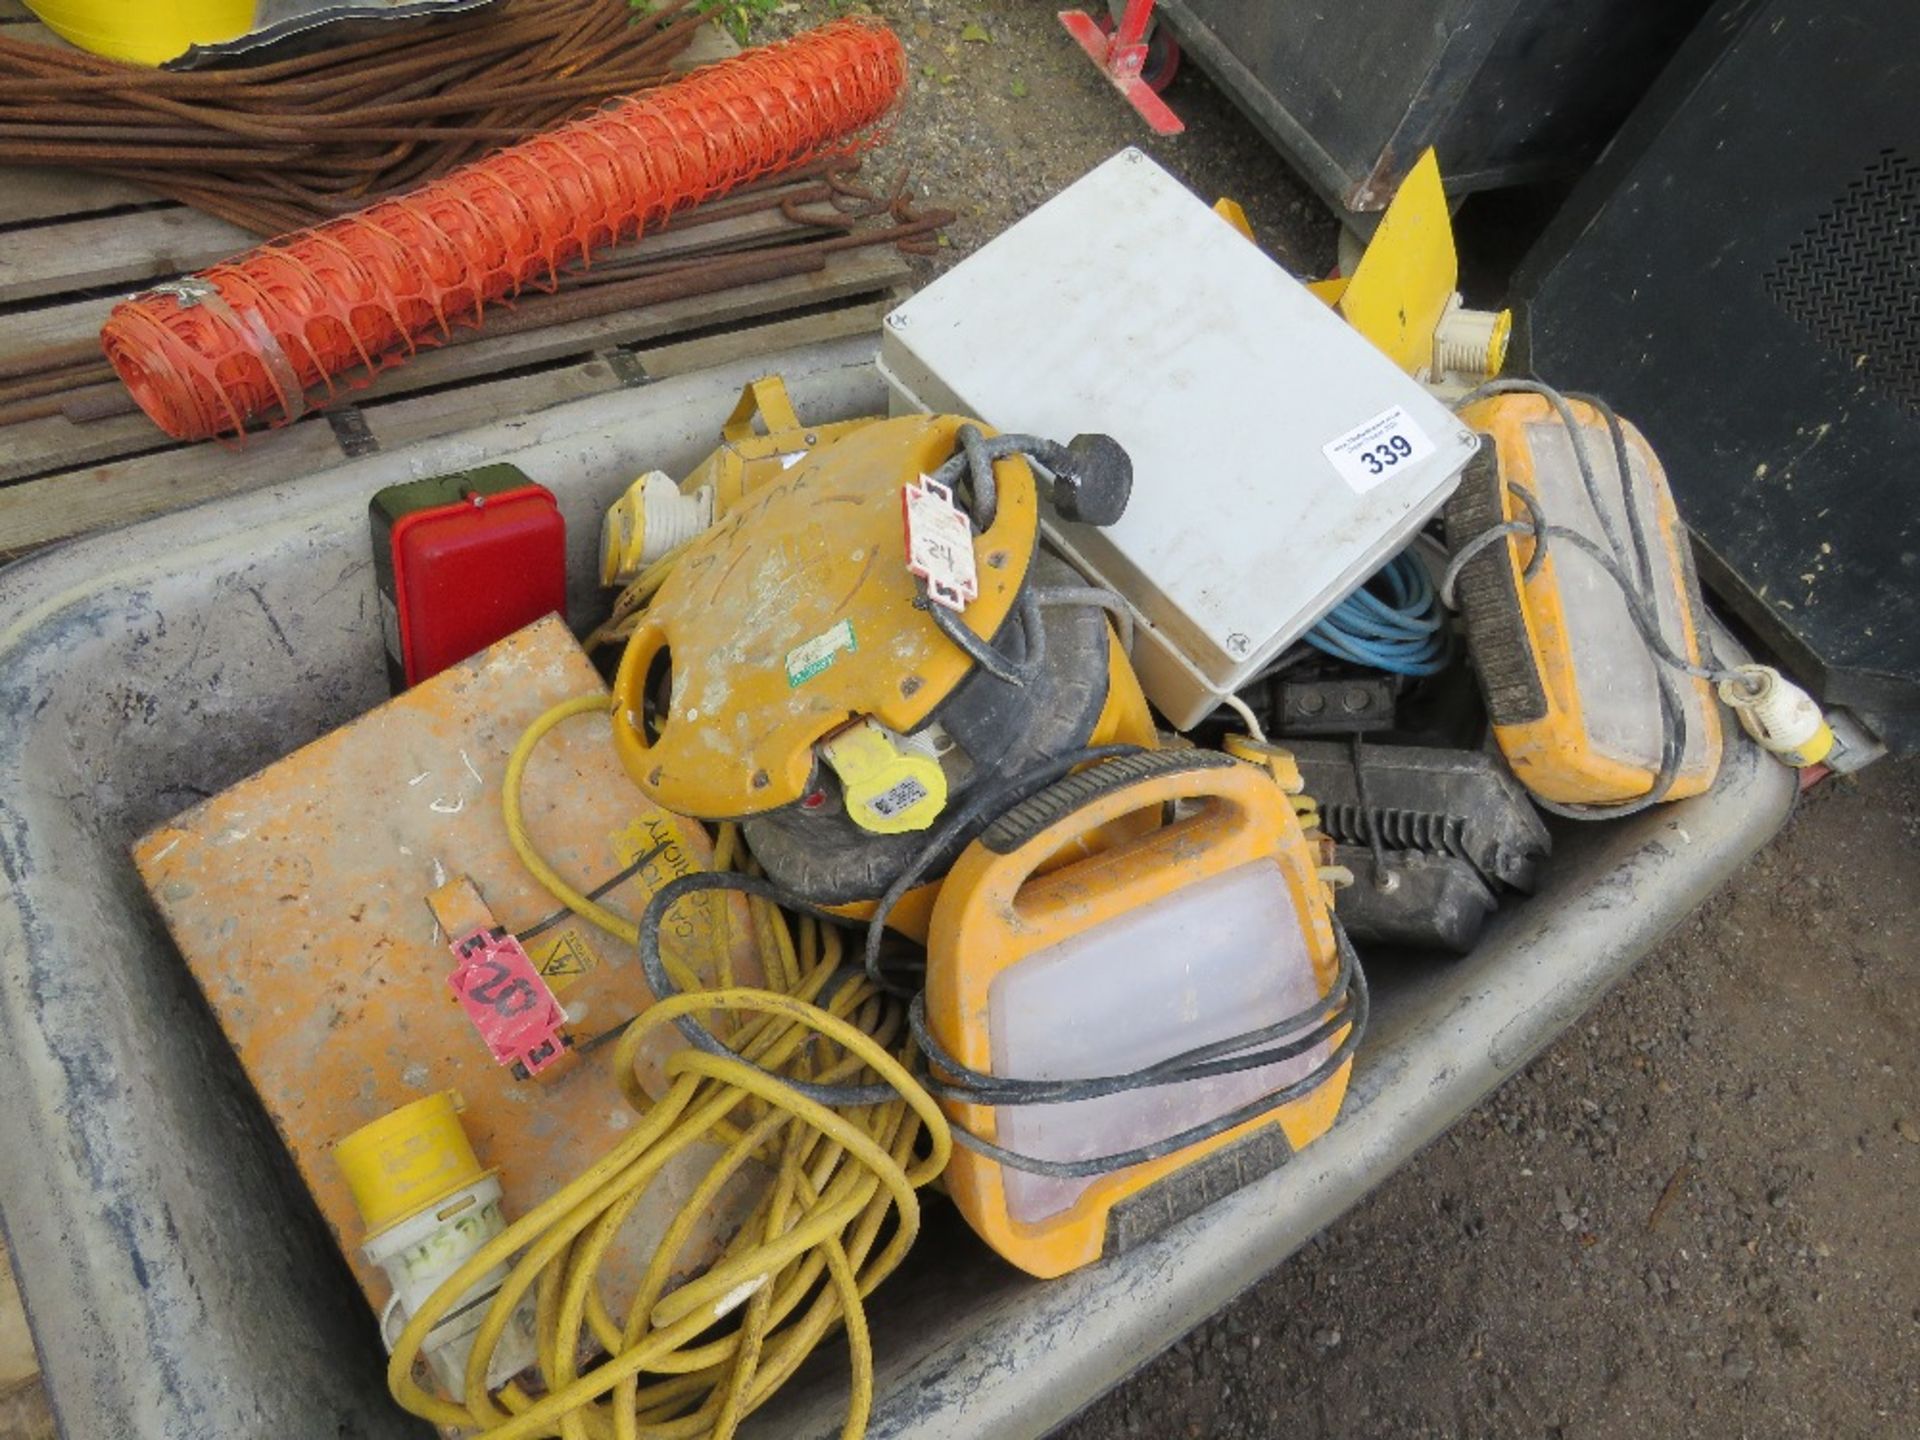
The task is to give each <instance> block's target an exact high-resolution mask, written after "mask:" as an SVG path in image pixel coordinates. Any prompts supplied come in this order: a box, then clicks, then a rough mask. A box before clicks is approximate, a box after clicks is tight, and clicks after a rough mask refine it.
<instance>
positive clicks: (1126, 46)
mask: <svg viewBox="0 0 1920 1440" xmlns="http://www.w3.org/2000/svg"><path fill="white" fill-rule="evenodd" d="M1153 6H1154V0H1127V9H1126V13H1125V14H1124V15H1122V16H1121V17H1120V26H1119V28H1118V29H1117V30H1114V31H1113V32H1112V33H1111V34H1109V33H1108V30H1107V27H1106V26H1103V25H1102V24H1101V22H1100V21H1099V20H1096V19H1095V18H1094V17H1093V16H1091V15H1089V14H1087V12H1086V11H1084V10H1062V11H1061V12H1060V23H1061V24H1062V25H1064V26H1066V28H1067V33H1068V34H1069V35H1071V36H1072V37H1073V38H1074V39H1075V40H1076V41H1077V42H1079V45H1080V48H1081V49H1082V50H1084V51H1086V52H1087V54H1088V55H1089V56H1091V57H1092V59H1093V63H1094V64H1096V65H1098V66H1099V67H1100V69H1101V70H1102V72H1104V73H1105V75H1106V77H1107V79H1109V80H1111V81H1112V82H1113V88H1114V89H1116V90H1118V91H1119V92H1120V93H1121V94H1122V95H1123V96H1125V97H1126V101H1127V103H1128V104H1129V105H1131V106H1133V108H1134V109H1135V110H1137V111H1138V112H1139V113H1140V118H1141V119H1142V120H1145V121H1146V122H1147V124H1148V125H1150V126H1151V127H1152V128H1153V132H1154V134H1156V135H1178V134H1180V133H1181V132H1182V131H1184V130H1185V129H1186V128H1187V127H1186V124H1185V123H1184V122H1183V121H1182V120H1181V119H1180V117H1179V116H1178V115H1176V114H1174V113H1173V111H1172V109H1171V108H1169V107H1168V105H1167V102H1166V101H1164V100H1162V99H1161V98H1160V97H1159V95H1158V94H1156V93H1155V92H1154V89H1153V87H1152V86H1151V85H1149V84H1148V83H1147V82H1146V80H1145V79H1143V78H1142V72H1143V71H1144V70H1145V69H1146V66H1147V26H1148V24H1149V23H1150V22H1151V21H1152V19H1153Z"/></svg>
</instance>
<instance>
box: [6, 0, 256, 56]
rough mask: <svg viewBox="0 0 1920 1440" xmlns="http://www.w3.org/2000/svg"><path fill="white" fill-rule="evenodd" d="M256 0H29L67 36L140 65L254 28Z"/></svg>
mask: <svg viewBox="0 0 1920 1440" xmlns="http://www.w3.org/2000/svg"><path fill="white" fill-rule="evenodd" d="M253 6H254V0H27V8H28V9H29V10H31V11H33V13H34V14H36V15H38V16H39V17H40V19H41V21H42V22H44V23H45V25H46V27H47V28H48V29H49V30H51V31H53V33H54V34H56V35H58V36H59V37H60V38H61V39H62V40H65V41H68V42H69V43H71V44H74V45H78V46H79V47H80V48H81V49H82V50H91V51H92V52H93V53H94V54H96V55H110V56H112V57H113V58H114V59H116V60H132V61H134V62H135V63H136V64H140V65H158V64H160V63H162V62H163V61H167V60H171V59H173V58H174V57H175V56H176V55H179V54H181V53H182V52H184V51H185V50H186V48H187V47H188V46H189V45H194V44H206V43H211V42H213V41H217V40H231V39H233V38H234V37H235V36H236V35H244V34H246V33H247V31H249V30H251V29H252V28H253Z"/></svg>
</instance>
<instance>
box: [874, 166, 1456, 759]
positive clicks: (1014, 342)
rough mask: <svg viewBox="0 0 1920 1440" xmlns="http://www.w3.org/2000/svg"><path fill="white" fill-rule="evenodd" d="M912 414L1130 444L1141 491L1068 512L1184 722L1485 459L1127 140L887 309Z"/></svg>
mask: <svg viewBox="0 0 1920 1440" xmlns="http://www.w3.org/2000/svg"><path fill="white" fill-rule="evenodd" d="M880 362H881V369H882V371H883V373H885V374H886V375H887V377H888V379H889V382H890V383H891V384H892V385H893V387H894V391H895V404H896V406H898V407H901V408H921V409H931V410H947V411H954V412H958V413H961V414H967V415H976V416H978V417H979V418H981V419H982V420H985V421H986V422H988V423H989V424H991V425H993V426H995V427H996V428H998V429H1001V430H1023V431H1031V432H1033V433H1036V434H1039V435H1043V436H1046V437H1047V438H1049V439H1053V440H1061V441H1065V440H1067V439H1070V438H1071V437H1072V436H1074V435H1075V434H1079V433H1083V432H1103V433H1105V434H1108V435H1111V436H1113V437H1114V438H1115V439H1116V440H1118V441H1119V442H1120V443H1121V444H1122V445H1123V446H1125V447H1126V449H1127V452H1128V454H1129V455H1131V456H1132V457H1133V464H1134V489H1133V500H1132V503H1131V505H1130V506H1129V507H1128V510H1127V513H1126V515H1125V516H1124V517H1123V518H1122V519H1121V521H1120V523H1119V524H1117V525H1115V526H1112V527H1111V528H1109V529H1107V530H1094V529H1092V528H1090V527H1086V526H1066V525H1054V526H1050V527H1049V531H1048V533H1049V535H1050V536H1051V537H1052V538H1053V539H1054V540H1055V542H1056V543H1057V544H1059V545H1060V546H1061V547H1062V548H1063V549H1064V550H1066V551H1067V552H1068V554H1069V558H1071V559H1073V560H1075V562H1076V563H1077V564H1079V565H1080V566H1081V568H1082V569H1085V570H1088V571H1090V572H1091V573H1093V574H1094V575H1095V576H1096V577H1098V578H1100V579H1103V580H1105V581H1106V582H1107V583H1108V584H1110V585H1112V586H1114V587H1115V588H1116V589H1118V590H1119V591H1120V592H1121V593H1122V594H1123V595H1125V596H1126V597H1127V599H1128V600H1129V602H1131V603H1132V605H1133V606H1134V608H1135V609H1136V611H1137V612H1138V614H1139V617H1140V619H1141V620H1142V621H1144V622H1145V626H1146V627H1150V628H1145V629H1143V632H1142V635H1141V644H1140V648H1139V652H1138V653H1137V654H1136V657H1135V663H1136V666H1137V668H1138V669H1139V671H1140V678H1141V681H1142V683H1143V684H1144V685H1145V687H1146V690H1147V695H1148V698H1150V699H1151V700H1152V701H1153V702H1154V703H1155V705H1157V706H1158V707H1159V708H1160V710H1161V711H1162V713H1163V714H1165V715H1166V716H1167V718H1168V719H1169V720H1171V721H1172V722H1173V723H1174V724H1176V725H1180V726H1185V725H1189V724H1191V723H1192V722H1194V721H1195V720H1198V719H1199V718H1200V717H1201V716H1202V715H1204V714H1205V713H1206V712H1207V711H1209V710H1211V709H1212V708H1213V707H1214V704H1215V703H1216V702H1217V697H1218V696H1219V695H1221V694H1223V693H1225V692H1228V691H1231V690H1233V689H1235V688H1237V687H1238V686H1240V685H1242V684H1245V683H1246V682H1247V681H1249V680H1251V679H1253V678H1254V677H1255V676H1256V675H1258V673H1259V672H1260V670H1261V669H1262V667H1264V666H1265V665H1266V664H1267V662H1268V661H1270V660H1271V659H1273V657H1275V656H1276V655H1278V654H1279V653H1280V651H1281V650H1282V649H1284V648H1285V647H1286V646H1287V645H1289V644H1291V643H1292V642H1293V641H1295V640H1296V639H1298V638H1299V637H1300V636H1301V635H1302V634H1303V633H1304V632H1305V631H1306V630H1307V629H1308V628H1309V627H1310V626H1311V625H1312V624H1313V622H1314V621H1316V620H1318V619H1319V618H1320V617H1321V616H1322V615H1324V614H1325V613H1326V612H1327V611H1328V610H1330V609H1332V608H1333V606H1334V605H1335V604H1337V603H1338V602H1339V601H1340V600H1341V599H1343V598H1344V597H1345V596H1346V595H1347V594H1349V593H1350V592H1351V591H1352V590H1353V589H1354V588H1355V587H1356V586H1358V585H1359V584H1360V583H1361V582H1362V581H1363V580H1365V579H1366V578H1367V577H1368V576H1369V575H1371V574H1372V573H1373V572H1374V571H1375V570H1377V569H1378V568H1379V567H1380V566H1381V565H1382V564H1384V563H1385V562H1386V561H1387V560H1388V559H1389V558H1390V557H1391V556H1393V555H1394V554H1395V553H1397V552H1398V551H1399V550H1400V549H1401V548H1402V547H1403V546H1404V545H1406V544H1407V543H1408V542H1409V541H1410V540H1411V539H1412V537H1413V534H1414V532H1415V531H1416V530H1418V529H1419V527H1420V526H1421V525H1422V524H1423V523H1424V522H1425V521H1426V520H1427V519H1428V518H1429V517H1430V516H1431V515H1432V514H1433V513H1434V511H1436V510H1437V509H1438V508H1439V507H1440V505H1441V504H1443V503H1444V502H1445V500H1446V497H1447V496H1448V494H1449V493H1451V491H1452V489H1453V486H1454V484H1455V482H1456V480H1457V478H1458V475H1459V472H1460V469H1461V467H1462V466H1463V465H1464V464H1465V463H1466V461H1467V459H1468V457H1469V456H1470V455H1471V454H1472V453H1473V445H1474V442H1473V437H1472V435H1471V434H1470V432H1469V431H1468V430H1467V429H1466V427H1465V426H1463V425H1461V424H1460V423H1459V422H1458V421H1457V420H1456V419H1454V417H1453V415H1452V414H1451V413H1450V412H1449V411H1448V410H1447V409H1446V407H1445V406H1443V405H1441V404H1440V403H1439V402H1438V401H1437V400H1435V399H1434V398H1433V397H1432V396H1430V395H1429V394H1428V393H1427V392H1426V390H1425V389H1424V388H1423V387H1422V386H1420V385H1419V384H1417V383H1416V382H1415V381H1414V380H1413V379H1412V378H1411V377H1409V376H1408V375H1406V374H1405V373H1403V372H1402V371H1401V370H1399V369H1398V368H1397V367H1396V366H1395V365H1394V364H1393V362H1392V361H1390V360H1388V359H1387V357H1386V356H1385V355H1384V354H1382V353H1381V352H1380V351H1379V350H1378V349H1376V348H1375V347H1374V346H1373V345H1372V344H1371V343H1370V342H1368V341H1367V340H1366V339H1365V338H1363V337H1362V336H1361V335H1360V334H1359V333H1358V332H1356V331H1355V330H1353V329H1352V328H1351V327H1350V326H1349V325H1348V324H1347V323H1346V322H1345V321H1344V320H1342V319H1341V318H1340V317H1339V316H1338V315H1337V314H1335V313H1334V311H1332V310H1331V309H1329V308H1328V307H1327V305H1326V304H1324V303H1323V302H1322V301H1320V300H1319V299H1317V298H1315V296H1314V295H1313V294H1312V293H1311V292H1309V291H1308V290H1307V289H1306V287H1305V286H1304V285H1302V284H1301V283H1300V282H1299V281H1297V280H1295V279H1294V278H1293V277H1292V276H1291V275H1289V274H1287V273H1286V271H1285V270H1283V269H1282V268H1281V267H1280V266H1279V265H1277V264H1275V263H1274V262H1273V261H1272V260H1271V259H1269V258H1268V257H1267V256H1266V254H1265V253H1264V252H1262V251H1261V250H1260V249H1259V248H1258V247H1257V246H1254V245H1250V244H1248V243H1247V240H1246V238H1245V237H1244V236H1243V235H1241V234H1240V233H1239V232H1238V231H1237V230H1235V229H1234V228H1233V227H1232V226H1230V225H1229V224H1227V222H1226V221H1224V220H1222V219H1221V218H1220V217H1219V216H1218V215H1216V214H1214V213H1213V211H1212V210H1211V209H1209V208H1208V206H1207V205H1206V204H1205V203H1203V202H1202V201H1201V200H1200V199H1199V198H1198V197H1196V196H1195V195H1193V193H1192V192H1190V191H1189V190H1187V189H1186V188H1185V187H1184V186H1183V185H1181V184H1180V182H1179V181H1177V180H1175V179H1174V178H1173V176H1171V175H1169V174H1168V173H1167V172H1166V171H1165V170H1162V169H1161V168H1160V167H1159V166H1158V165H1156V164H1154V163H1153V162H1152V161H1151V160H1149V159H1148V158H1147V157H1146V156H1145V155H1143V154H1142V153H1141V152H1139V151H1138V150H1124V151H1122V152H1121V153H1120V154H1118V155H1116V156H1114V157H1113V158H1112V159H1111V160H1108V161H1107V162H1106V163H1105V164H1103V165H1101V166H1100V167H1099V168H1097V169H1096V170H1094V171H1093V172H1092V173H1091V174H1089V175H1087V176H1085V177H1084V178H1082V179H1081V180H1079V181H1077V182H1076V183H1075V184H1073V185H1071V186H1069V187H1068V188H1067V189H1066V190H1064V191H1062V192H1061V193H1060V194H1059V195H1058V196H1056V197H1055V198H1054V199H1052V200H1050V201H1048V202H1047V203H1046V204H1045V205H1042V206H1041V207H1040V208H1039V209H1038V210H1036V211H1034V212H1033V214H1031V215H1029V216H1027V217H1026V218H1025V219H1024V220H1022V221H1020V223H1019V224H1017V225H1015V226H1013V228H1012V229H1010V230H1008V231H1007V232H1006V233H1005V234H1003V235H1001V236H1000V237H999V238H997V239H995V240H994V241H992V242H991V243H990V244H988V245H987V246H985V247H984V248H983V249H981V250H980V251H979V252H978V253H977V254H975V255H973V256H971V257H969V258H968V259H967V260H965V261H963V262H961V263H960V264H959V265H957V266H955V267H954V268H953V269H952V270H950V271H949V272H947V274H945V275H944V276H942V277H941V278H940V279H938V280H936V281H935V282H934V283H933V284H932V285H930V286H928V287H927V288H926V289H925V290H923V291H921V292H920V293H919V294H918V295H915V296H914V297H913V298H912V299H910V300H908V301H906V302H905V303H904V304H902V305H901V306H900V307H899V309H897V310H896V311H894V312H893V314H892V315H890V316H889V317H888V321H887V326H886V330H885V332H884V334H883V336H882V340H881V351H880Z"/></svg>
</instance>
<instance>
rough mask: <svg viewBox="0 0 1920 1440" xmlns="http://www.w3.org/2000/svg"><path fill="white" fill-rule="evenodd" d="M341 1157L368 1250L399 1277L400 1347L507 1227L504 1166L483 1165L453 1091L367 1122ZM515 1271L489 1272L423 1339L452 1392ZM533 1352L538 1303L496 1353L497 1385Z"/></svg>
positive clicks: (396, 1320) (516, 1321) (340, 1150)
mask: <svg viewBox="0 0 1920 1440" xmlns="http://www.w3.org/2000/svg"><path fill="white" fill-rule="evenodd" d="M333 1157H334V1159H335V1161H337V1162H338V1163H339V1166H340V1168H341V1170H342V1171H343V1172H344V1173H345V1175H346V1177H347V1186H348V1188H349V1189H351V1190H352V1191H353V1203H354V1204H355V1205H356V1206H357V1207H358V1208H359V1210H360V1218H361V1219H362V1220H363V1221H365V1222H366V1226H367V1237H366V1239H365V1240H364V1241H363V1242H362V1245H361V1253H362V1254H364V1255H365V1256H366V1257H367V1259H368V1260H370V1261H372V1262H373V1263H374V1264H376V1265H378V1266H379V1267H380V1268H381V1269H383V1270H385V1271H386V1272H387V1278H388V1279H389V1280H391V1281H392V1282H393V1298H392V1299H391V1300H389V1301H388V1302H387V1307H386V1309H385V1311H384V1312H383V1313H382V1314H381V1317H380V1334H381V1338H382V1339H383V1340H384V1341H385V1342H386V1344H387V1347H388V1348H389V1349H391V1348H392V1346H393V1342H394V1341H395V1339H397V1338H398V1336H399V1334H400V1331H401V1330H402V1329H403V1328H404V1327H405V1325H406V1323H407V1318H408V1317H409V1316H410V1315H412V1314H413V1313H414V1312H415V1311H417V1310H418V1309H419V1307H420V1305H421V1304H422V1303H423V1302H424V1301H425V1300H426V1299H427V1297H428V1296H430V1295H431V1294H433V1292H434V1291H435V1290H436V1289H437V1288H438V1287H439V1286H440V1283H441V1282H442V1281H444V1280H445V1279H446V1278H447V1277H448V1276H449V1275H451V1274H453V1272H454V1271H456V1270H458V1269H459V1268H460V1267H461V1266H462V1265H464V1264H465V1263H466V1262H467V1260H468V1258H469V1257H470V1256H472V1255H473V1254H474V1253H475V1252H476V1251H478V1250H479V1249H480V1247H481V1246H483V1245H485V1244H486V1243H487V1242H488V1241H489V1240H492V1239H493V1238H494V1237H495V1236H496V1235H499V1234H500V1233H502V1232H503V1231H504V1230H505V1229H506V1228H507V1222H506V1217H505V1215H504V1214H502V1212H501V1209H500V1181H499V1180H498V1179H497V1178H496V1177H497V1175H498V1172H497V1171H494V1170H483V1169H481V1168H480V1161H479V1159H478V1158H477V1157H476V1156H475V1155H474V1153H473V1145H472V1143H471V1142H470V1141H469V1140H468V1139H467V1132H466V1130H465V1128H464V1127H463V1126H462V1125H461V1124H460V1114H459V1107H458V1105H457V1103H456V1101H455V1097H454V1094H453V1092H452V1091H450V1090H443V1091H441V1092H440V1093H438V1094H436V1095H429V1096H427V1097H426V1098H425V1099H423V1100H416V1101H414V1102H413V1103H412V1104H411V1105H403V1106H401V1107H400V1108H399V1109H398V1110H395V1111H393V1112H392V1113H391V1114H387V1115H383V1116H381V1117H380V1118H379V1119H378V1120H375V1121H373V1122H372V1123H371V1124H368V1125H363V1126H361V1127H360V1129H358V1130H356V1131H354V1132H353V1133H352V1134H351V1135H349V1136H347V1138H346V1139H344V1140H342V1141H341V1142H340V1143H339V1144H338V1145H337V1146H335V1147H334V1152H333ZM506 1277H507V1266H506V1265H505V1264H501V1265H499V1266H497V1267H495V1268H494V1269H492V1270H490V1271H488V1272H487V1273H486V1274H485V1275H483V1276H482V1277H481V1278H480V1279H479V1280H478V1281H476V1282H475V1284H474V1285H473V1287H472V1288H471V1289H469V1290H468V1291H467V1293H466V1294H465V1295H464V1296H462V1297H461V1298H460V1300H459V1301H458V1302H457V1303H456V1304H454V1305H453V1306H451V1307H449V1310H448V1314H447V1318H446V1319H445V1320H442V1321H441V1322H440V1323H439V1324H438V1325H436V1326H434V1328H433V1329H432V1331H430V1332H429V1333H428V1336H427V1340H426V1343H425V1344H424V1345H423V1346H422V1347H421V1351H422V1353H423V1354H424V1355H425V1356H426V1358H427V1361H428V1363H429V1364H430V1365H431V1366H432V1367H433V1373H434V1375H435V1377H436V1378H437V1379H438V1380H439V1382H440V1384H441V1386H442V1387H443V1388H444V1389H445V1390H446V1392H447V1393H448V1394H449V1395H453V1396H458V1395H461V1394H463V1393H465V1390H466V1373H467V1356H468V1353H469V1352H470V1351H471V1350H472V1348H473V1336H474V1332H475V1331H477V1330H478V1329H479V1328H480V1322H481V1321H482V1320H484V1319H485V1318H486V1314H487V1310H488V1308H489V1307H488V1305H487V1303H486V1302H487V1301H488V1300H489V1299H491V1297H492V1296H493V1295H494V1293H495V1292H496V1291H498V1290H499V1288H500V1286H501V1283H502V1282H503V1281H505V1279H506ZM533 1360H534V1344H533V1313H532V1306H531V1304H523V1305H522V1306H521V1307H520V1309H519V1310H517V1311H516V1312H515V1313H514V1317H513V1320H512V1322H511V1323H510V1324H509V1325H508V1327H507V1330H506V1333H505V1334H504V1335H502V1336H501V1338H500V1344H499V1346H498V1348H496V1349H495V1351H494V1353H493V1363H492V1364H491V1366H490V1367H489V1369H488V1373H487V1384H488V1387H489V1388H494V1387H497V1386H500V1385H504V1384H505V1383H506V1382H507V1381H508V1380H510V1379H511V1378H512V1377H513V1376H514V1375H515V1374H517V1373H518V1372H520V1371H521V1370H524V1369H525V1368H526V1367H527V1366H529V1365H531V1364H532V1363H533Z"/></svg>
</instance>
